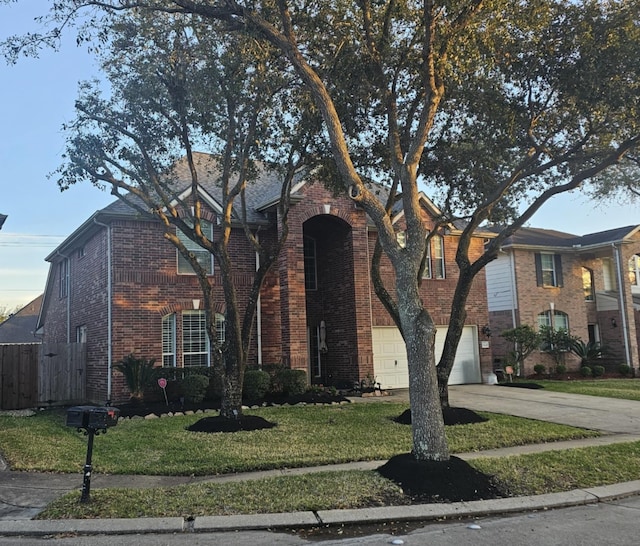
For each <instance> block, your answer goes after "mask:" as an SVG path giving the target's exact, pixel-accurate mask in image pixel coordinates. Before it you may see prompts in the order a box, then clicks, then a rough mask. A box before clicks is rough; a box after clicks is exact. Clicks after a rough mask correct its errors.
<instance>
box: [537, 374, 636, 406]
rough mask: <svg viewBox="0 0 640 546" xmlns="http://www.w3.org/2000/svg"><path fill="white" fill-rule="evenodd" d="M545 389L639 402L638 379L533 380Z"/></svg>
mask: <svg viewBox="0 0 640 546" xmlns="http://www.w3.org/2000/svg"><path fill="white" fill-rule="evenodd" d="M576 375H577V374H576ZM534 381H535V382H536V383H538V384H539V385H541V386H543V387H544V388H545V389H547V390H549V391H554V392H566V393H570V394H588V395H590V396H604V397H606V398H622V399H625V400H639V401H640V379H591V380H586V381H585V380H570V381H553V380H537V379H535V380H534Z"/></svg>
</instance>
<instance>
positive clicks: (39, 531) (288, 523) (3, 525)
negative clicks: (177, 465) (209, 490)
mask: <svg viewBox="0 0 640 546" xmlns="http://www.w3.org/2000/svg"><path fill="white" fill-rule="evenodd" d="M638 494H640V480H636V481H632V482H625V483H619V484H614V485H605V486H599V487H593V488H589V489H574V490H572V491H566V492H562V493H549V494H546V495H536V496H527V497H513V498H507V499H493V500H479V501H469V502H454V503H450V504H445V503H438V504H418V505H407V506H386V507H378V508H361V509H357V510H320V511H318V512H309V511H306V512H293V513H280V514H252V515H236V516H201V517H196V518H195V519H194V520H185V519H184V518H180V517H171V518H137V519H133V518H132V519H68V520H8V521H7V520H5V521H0V536H20V535H28V536H45V535H56V534H61V533H73V534H77V535H127V534H140V533H154V534H157V533H183V532H193V533H205V532H221V531H243V530H244V531H246V530H259V529H283V528H291V527H298V528H299V527H313V526H318V525H319V526H333V525H349V524H352V525H353V524H358V523H360V524H367V523H382V522H386V521H396V522H397V521H412V520H413V521H430V520H434V519H438V520H442V519H462V518H470V517H478V516H488V515H504V514H513V513H518V512H528V511H538V510H552V509H557V508H566V507H569V506H584V505H587V504H597V503H599V502H607V501H611V500H615V499H620V498H624V497H629V496H632V495H638Z"/></svg>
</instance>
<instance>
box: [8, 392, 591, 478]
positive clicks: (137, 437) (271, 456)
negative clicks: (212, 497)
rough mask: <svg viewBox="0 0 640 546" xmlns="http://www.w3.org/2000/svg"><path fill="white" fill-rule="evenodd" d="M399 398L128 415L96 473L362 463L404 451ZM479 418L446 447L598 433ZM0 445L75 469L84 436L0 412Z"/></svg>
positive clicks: (407, 441)
mask: <svg viewBox="0 0 640 546" xmlns="http://www.w3.org/2000/svg"><path fill="white" fill-rule="evenodd" d="M405 409H407V405H406V404H396V403H384V404H382V403H371V404H345V405H333V406H304V407H300V406H295V407H269V408H261V409H257V410H251V411H247V413H248V414H253V415H259V416H261V417H263V418H264V419H267V420H269V421H272V422H275V423H277V425H278V426H276V427H274V428H271V429H266V430H257V431H251V432H247V431H245V432H236V433H232V434H224V433H217V434H207V433H195V432H189V431H187V430H185V429H186V427H188V426H190V425H191V424H193V423H194V422H196V421H197V420H199V419H201V418H202V417H203V415H190V416H179V417H170V418H163V419H155V420H149V421H147V420H127V421H122V422H120V423H119V424H118V426H116V427H114V428H111V429H109V431H108V433H107V434H100V435H99V436H97V437H96V439H95V445H94V453H93V467H94V471H95V472H99V473H111V474H152V475H192V474H193V475H200V476H202V475H215V474H224V473H231V472H246V471H253V470H263V469H273V468H285V467H287V468H293V467H304V466H314V465H323V464H335V463H344V462H350V461H364V460H383V459H384V460H386V459H389V458H390V457H392V456H393V455H397V454H400V453H407V452H409V451H410V449H411V430H410V427H409V426H408V425H401V424H398V423H395V422H394V421H393V418H395V417H397V416H399V415H400V414H401V413H402V412H403V411H404V410H405ZM483 415H485V416H486V417H488V418H489V420H488V421H486V422H484V423H476V424H471V425H457V426H450V427H447V438H448V440H449V446H450V449H451V451H452V453H462V452H469V451H481V450H486V449H495V448H500V447H506V446H513V445H524V444H532V443H543V442H553V441H559V440H567V439H573V438H584V437H590V436H597V435H598V433H597V432H594V431H588V430H582V429H577V428H573V427H568V426H564V425H557V424H552V423H545V422H542V421H532V420H528V419H521V418H517V417H512V416H507V415H494V414H483ZM0 451H1V452H2V454H3V456H4V458H5V459H6V460H7V462H8V463H9V465H10V467H11V468H12V469H13V470H24V471H41V472H43V471H51V472H81V470H82V465H83V464H84V458H85V453H86V437H85V436H83V435H82V434H80V433H78V432H76V431H75V430H74V429H71V428H69V427H66V426H65V412H64V411H62V410H51V411H42V412H39V413H38V414H37V415H35V416H33V417H10V416H6V415H3V416H0Z"/></svg>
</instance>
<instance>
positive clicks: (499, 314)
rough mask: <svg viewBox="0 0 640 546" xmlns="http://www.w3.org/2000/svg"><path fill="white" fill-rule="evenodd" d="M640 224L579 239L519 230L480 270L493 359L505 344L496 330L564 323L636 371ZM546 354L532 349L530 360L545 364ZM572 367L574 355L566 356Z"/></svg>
mask: <svg viewBox="0 0 640 546" xmlns="http://www.w3.org/2000/svg"><path fill="white" fill-rule="evenodd" d="M639 255H640V226H627V227H622V228H618V229H612V230H608V231H603V232H599V233H591V234H588V235H584V236H577V235H572V234H569V233H562V232H558V231H552V230H546V229H536V228H522V229H520V230H519V231H518V232H517V233H516V234H515V235H514V236H513V237H511V238H510V239H509V240H507V241H506V242H505V244H504V245H503V246H502V252H501V253H500V255H499V257H498V259H497V260H495V261H493V262H492V263H490V264H489V265H488V266H487V267H486V277H487V297H488V305H489V317H490V325H491V329H492V331H493V332H494V334H495V335H494V337H493V356H494V359H495V360H497V361H504V359H505V357H506V355H507V354H508V353H509V351H510V350H511V349H512V347H511V346H510V344H508V343H507V342H506V341H505V340H504V339H502V338H501V337H500V336H499V333H500V332H502V331H504V330H506V329H510V328H513V327H515V326H518V325H522V324H528V325H530V326H533V327H539V326H540V325H546V326H552V327H553V328H555V329H559V328H566V329H567V330H568V331H569V332H570V334H572V335H575V336H578V337H580V338H581V339H582V340H583V341H585V342H586V341H593V342H599V343H602V344H603V345H606V346H607V347H609V348H610V350H611V351H612V354H611V357H610V358H608V359H607V360H608V361H609V363H610V364H612V365H614V364H616V363H617V364H620V363H627V364H628V365H629V366H631V367H632V368H634V369H635V371H636V372H637V371H638V370H637V369H638V366H639V360H638V347H639V345H640V257H639ZM552 363H553V360H552V359H551V357H550V355H549V354H546V353H544V352H534V354H532V355H531V356H530V357H529V358H528V359H527V362H526V363H525V370H524V373H525V374H530V373H532V372H533V366H534V365H535V364H543V365H545V366H551V365H552ZM566 363H567V365H568V366H569V368H570V369H571V367H573V368H574V369H575V368H576V367H577V366H578V359H577V358H576V357H575V355H570V354H569V355H567V356H566Z"/></svg>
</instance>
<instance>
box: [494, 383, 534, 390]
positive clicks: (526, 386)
mask: <svg viewBox="0 0 640 546" xmlns="http://www.w3.org/2000/svg"><path fill="white" fill-rule="evenodd" d="M498 386H499V387H516V388H517V389H544V387H543V386H542V385H538V383H521V382H519V381H517V382H515V383H498Z"/></svg>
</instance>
